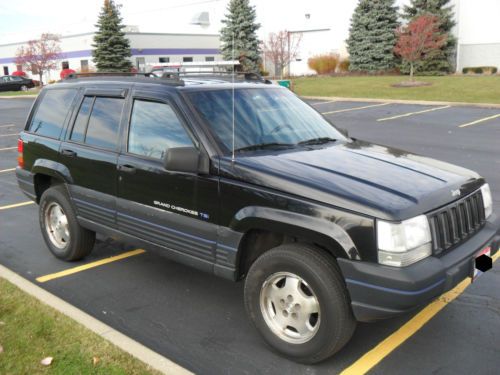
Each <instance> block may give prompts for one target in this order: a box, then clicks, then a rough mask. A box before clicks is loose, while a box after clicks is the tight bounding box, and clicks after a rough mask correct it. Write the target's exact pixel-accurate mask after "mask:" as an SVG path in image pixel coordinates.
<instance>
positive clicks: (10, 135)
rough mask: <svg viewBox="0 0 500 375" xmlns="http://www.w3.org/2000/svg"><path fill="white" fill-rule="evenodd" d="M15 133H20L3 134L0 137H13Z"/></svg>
mask: <svg viewBox="0 0 500 375" xmlns="http://www.w3.org/2000/svg"><path fill="white" fill-rule="evenodd" d="M15 135H19V133H12V134H2V135H0V137H13V136H15Z"/></svg>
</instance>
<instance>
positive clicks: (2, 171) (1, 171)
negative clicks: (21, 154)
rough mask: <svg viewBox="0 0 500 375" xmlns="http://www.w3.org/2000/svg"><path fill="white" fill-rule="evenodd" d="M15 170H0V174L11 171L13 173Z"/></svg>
mask: <svg viewBox="0 0 500 375" xmlns="http://www.w3.org/2000/svg"><path fill="white" fill-rule="evenodd" d="M15 170H16V168H9V169H2V170H0V173H7V172H12V171H15Z"/></svg>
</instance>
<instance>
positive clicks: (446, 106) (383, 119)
mask: <svg viewBox="0 0 500 375" xmlns="http://www.w3.org/2000/svg"><path fill="white" fill-rule="evenodd" d="M450 107H451V106H450V105H445V106H442V107H434V108H430V109H424V110H423V111H416V112H408V113H403V114H401V115H396V116H391V117H385V118H379V119H377V121H379V122H380V121H389V120H395V119H398V118H401V117H409V116H413V115H419V114H421V113H427V112H433V111H439V110H441V109H446V108H450Z"/></svg>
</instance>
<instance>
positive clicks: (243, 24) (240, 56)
mask: <svg viewBox="0 0 500 375" xmlns="http://www.w3.org/2000/svg"><path fill="white" fill-rule="evenodd" d="M227 10H228V12H229V13H228V14H226V18H225V19H224V20H222V23H224V25H225V26H224V27H223V28H222V30H221V31H220V32H221V41H222V56H223V58H224V60H232V59H233V37H234V59H235V60H239V62H240V64H241V66H242V68H243V71H245V72H258V71H259V64H260V61H261V58H260V49H259V40H258V39H257V30H258V29H259V28H260V24H258V23H256V22H255V19H256V13H255V7H253V6H251V5H250V3H249V0H231V1H230V2H229V5H228V7H227Z"/></svg>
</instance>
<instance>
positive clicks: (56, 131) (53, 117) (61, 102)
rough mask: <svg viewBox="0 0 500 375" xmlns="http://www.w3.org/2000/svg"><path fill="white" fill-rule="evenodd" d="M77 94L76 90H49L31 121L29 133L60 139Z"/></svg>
mask: <svg viewBox="0 0 500 375" xmlns="http://www.w3.org/2000/svg"><path fill="white" fill-rule="evenodd" d="M76 92H77V90H76V89H58V90H47V91H46V92H45V94H44V95H43V97H42V99H41V102H40V104H39V105H38V107H37V109H36V112H35V114H34V115H33V117H32V119H31V123H30V126H29V131H30V132H32V133H35V134H38V135H43V136H46V137H50V138H59V136H60V135H61V131H62V128H63V127H64V122H65V120H66V116H67V115H68V113H69V110H70V108H71V103H72V102H73V99H74V98H75V96H76Z"/></svg>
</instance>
